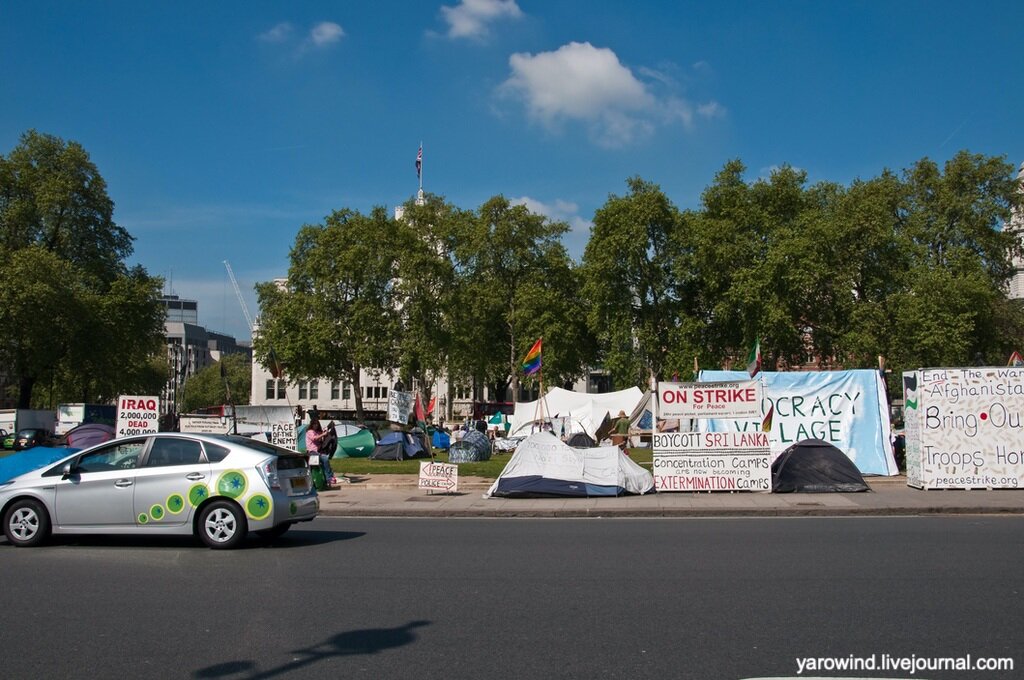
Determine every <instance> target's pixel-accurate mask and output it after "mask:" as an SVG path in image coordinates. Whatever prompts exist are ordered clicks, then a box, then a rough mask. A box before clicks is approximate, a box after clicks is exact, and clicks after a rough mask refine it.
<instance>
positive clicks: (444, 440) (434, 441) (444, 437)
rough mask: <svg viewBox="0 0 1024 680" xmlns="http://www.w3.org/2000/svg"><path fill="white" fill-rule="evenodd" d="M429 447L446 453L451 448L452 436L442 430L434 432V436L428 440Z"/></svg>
mask: <svg viewBox="0 0 1024 680" xmlns="http://www.w3.org/2000/svg"><path fill="white" fill-rule="evenodd" d="M430 445H431V446H433V447H434V448H435V449H441V450H442V451H447V450H448V449H449V448H451V445H452V436H451V435H450V434H448V433H447V432H445V431H444V430H434V435H433V436H432V437H431V438H430Z"/></svg>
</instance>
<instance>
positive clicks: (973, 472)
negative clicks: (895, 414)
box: [903, 368, 1024, 489]
mask: <svg viewBox="0 0 1024 680" xmlns="http://www.w3.org/2000/svg"><path fill="white" fill-rule="evenodd" d="M903 395H904V424H905V426H906V443H907V484H908V485H910V486H913V487H917V488H920V489H1017V488H1020V487H1022V486H1024V429H1022V428H1024V422H1022V421H1024V368H942V369H921V370H919V371H912V372H908V373H904V374H903Z"/></svg>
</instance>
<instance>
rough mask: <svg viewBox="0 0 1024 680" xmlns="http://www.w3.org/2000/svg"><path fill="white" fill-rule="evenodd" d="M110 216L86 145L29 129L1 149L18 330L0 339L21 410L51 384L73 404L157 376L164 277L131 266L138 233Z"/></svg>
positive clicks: (7, 283) (13, 322)
mask: <svg viewBox="0 0 1024 680" xmlns="http://www.w3.org/2000/svg"><path fill="white" fill-rule="evenodd" d="M112 215H113V201H111V200H110V198H109V197H108V196H107V193H106V184H105V182H104V181H103V178H102V177H101V176H100V174H99V172H98V170H97V169H96V167H95V166H94V165H93V163H92V162H91V161H90V160H89V156H88V154H87V153H86V152H85V150H84V149H83V148H82V147H81V146H80V145H79V144H77V143H75V142H67V143H65V142H64V141H63V140H61V139H59V138H57V137H53V136H50V135H42V134H39V133H37V132H35V131H29V132H27V133H25V134H24V135H23V136H22V138H21V142H20V143H19V145H18V146H17V147H16V148H15V149H14V150H13V151H12V152H11V153H10V154H9V155H8V156H6V157H2V156H0V243H2V244H3V245H4V247H5V249H6V251H7V252H8V253H9V258H10V260H11V261H12V262H13V263H15V264H14V266H11V267H5V269H4V271H3V272H2V273H0V277H2V278H3V282H2V284H0V287H2V288H3V289H4V293H3V295H4V296H6V299H7V300H8V301H9V302H10V304H11V305H13V307H12V310H11V311H4V312H0V321H2V322H3V323H4V327H5V328H9V329H18V331H17V332H15V333H8V334H7V335H6V336H5V337H4V338H3V339H2V340H0V345H3V347H0V355H2V356H4V357H6V359H7V362H6V363H7V365H8V366H9V367H11V369H10V371H11V373H12V377H14V378H15V380H16V381H17V383H18V404H19V406H20V407H23V408H27V407H29V406H31V405H32V404H33V402H34V400H33V389H34V388H35V386H36V385H37V384H39V383H41V382H43V381H47V382H49V384H50V385H51V386H52V388H53V392H56V394H57V396H58V398H61V399H63V398H69V399H72V400H75V401H78V400H83V399H84V400H93V399H108V398H112V397H114V396H116V395H117V394H118V393H119V392H122V391H132V390H134V389H136V388H137V387H139V386H141V385H147V384H149V383H150V382H152V379H153V371H152V370H151V359H152V357H153V356H154V354H155V353H156V352H159V351H160V349H161V347H162V341H161V339H162V337H163V312H162V308H161V307H160V303H159V291H160V287H161V283H160V280H159V279H156V278H151V277H149V276H148V275H147V274H146V272H145V271H144V270H143V269H142V268H139V267H136V268H134V269H131V270H129V269H128V268H127V267H126V265H125V263H124V259H125V258H126V257H127V256H128V255H130V254H131V252H132V238H131V236H130V235H129V234H128V232H127V231H126V230H124V229H123V228H122V227H120V226H118V225H117V224H115V223H114V222H113V219H112ZM45 278H49V279H50V280H49V282H47V281H45V280H44V279H45ZM15 310H16V311H15ZM33 314H34V315H35V318H31V319H30V318H29V317H30V316H31V315H33ZM21 329H25V333H27V332H29V329H32V336H31V337H21V336H22V335H24V333H23V332H22V330H21ZM43 335H49V336H53V338H43V337H41V336H43Z"/></svg>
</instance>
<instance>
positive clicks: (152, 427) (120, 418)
mask: <svg viewBox="0 0 1024 680" xmlns="http://www.w3.org/2000/svg"><path fill="white" fill-rule="evenodd" d="M114 431H115V432H116V433H117V436H118V437H134V436H135V435H139V434H153V433H155V432H159V431H160V397H127V396H121V397H118V399H117V424H116V425H115V426H114Z"/></svg>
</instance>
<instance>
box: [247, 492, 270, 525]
mask: <svg viewBox="0 0 1024 680" xmlns="http://www.w3.org/2000/svg"><path fill="white" fill-rule="evenodd" d="M272 509H273V505H271V502H270V498H268V497H267V496H265V495H263V494H261V493H257V494H253V495H252V497H251V498H250V499H249V500H248V501H247V502H246V504H245V513H246V514H247V515H249V518H250V519H263V518H265V517H266V516H267V515H269V514H270V511H271V510H272Z"/></svg>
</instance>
